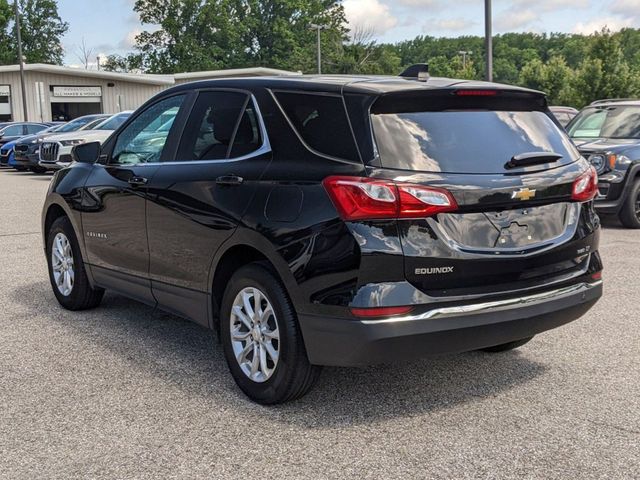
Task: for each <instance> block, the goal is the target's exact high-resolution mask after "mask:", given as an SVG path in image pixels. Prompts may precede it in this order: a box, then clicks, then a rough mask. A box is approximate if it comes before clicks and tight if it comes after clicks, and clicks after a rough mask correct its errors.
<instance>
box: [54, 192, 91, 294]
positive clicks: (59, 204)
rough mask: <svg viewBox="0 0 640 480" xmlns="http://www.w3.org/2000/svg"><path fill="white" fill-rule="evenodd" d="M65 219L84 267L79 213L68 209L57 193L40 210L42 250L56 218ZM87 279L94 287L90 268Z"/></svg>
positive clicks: (85, 255)
mask: <svg viewBox="0 0 640 480" xmlns="http://www.w3.org/2000/svg"><path fill="white" fill-rule="evenodd" d="M61 217H66V218H68V219H69V222H70V223H71V228H73V233H74V234H75V236H76V240H77V241H78V246H79V247H80V253H81V254H82V258H83V259H84V263H85V265H87V251H86V248H85V243H84V235H83V230H82V223H81V222H82V220H81V218H80V213H79V212H75V214H74V212H73V210H72V209H71V208H70V207H69V205H68V204H67V202H65V201H64V199H63V198H62V196H60V195H59V194H57V193H52V194H50V195H49V197H48V198H47V201H46V202H45V204H44V207H43V209H42V223H41V225H42V242H43V248H44V249H45V251H46V248H47V237H48V235H49V229H50V228H51V225H53V222H55V221H56V220H57V219H58V218H61ZM87 267H88V265H87ZM86 272H87V277H88V278H89V282H90V283H91V285H92V286H93V285H94V282H93V275H92V274H91V268H89V267H88V268H87V269H86Z"/></svg>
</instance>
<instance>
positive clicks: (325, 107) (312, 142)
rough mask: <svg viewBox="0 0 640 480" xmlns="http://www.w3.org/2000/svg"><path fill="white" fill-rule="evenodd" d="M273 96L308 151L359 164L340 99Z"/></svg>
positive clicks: (316, 95) (290, 95)
mask: <svg viewBox="0 0 640 480" xmlns="http://www.w3.org/2000/svg"><path fill="white" fill-rule="evenodd" d="M275 96H276V99H277V100H278V103H280V106H281V107H282V109H283V111H284V113H285V115H286V116H287V118H288V119H289V121H290V122H291V124H292V126H293V128H294V130H295V131H296V133H297V134H298V135H299V136H300V138H302V140H303V141H304V143H306V144H307V146H308V147H310V148H311V149H312V150H314V151H316V152H318V153H321V154H324V155H328V156H330V157H335V158H341V159H345V160H350V161H354V162H359V161H360V158H359V155H358V150H357V148H356V145H355V140H354V138H353V134H352V133H351V127H350V125H349V121H348V119H347V113H346V111H345V108H344V103H343V101H342V97H341V96H340V95H330V94H327V95H325V94H308V93H293V92H275Z"/></svg>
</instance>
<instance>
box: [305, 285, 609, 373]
mask: <svg viewBox="0 0 640 480" xmlns="http://www.w3.org/2000/svg"><path fill="white" fill-rule="evenodd" d="M601 296H602V282H601V281H600V282H595V283H579V284H576V285H572V286H570V287H564V288H559V289H556V290H552V291H548V292H544V293H539V294H534V295H528V296H524V297H518V298H510V299H506V300H498V301H493V302H486V303H476V304H472V305H466V306H460V307H447V308H437V309H433V310H428V311H426V312H424V313H421V314H417V315H412V316H406V317H396V318H387V319H376V320H346V319H338V318H324V317H318V316H311V315H300V317H299V321H300V327H301V329H302V334H303V337H304V342H305V346H306V349H307V354H308V356H309V361H310V362H311V363H313V364H316V365H334V366H358V365H370V364H376V363H390V362H395V361H404V360H412V359H416V358H419V357H424V356H428V355H437V354H444V353H457V352H464V351H469V350H475V349H479V348H483V347H489V346H494V345H500V344H503V343H507V342H511V341H514V340H519V339H521V338H526V337H531V336H533V335H536V334H538V333H541V332H544V331H546V330H550V329H552V328H556V327H559V326H560V325H564V324H566V323H569V322H571V321H573V320H576V319H578V318H580V317H581V316H582V315H583V314H584V313H586V312H587V311H588V310H589V309H590V308H591V307H592V306H593V305H594V304H595V303H596V302H597V301H598V299H599V298H600V297H601Z"/></svg>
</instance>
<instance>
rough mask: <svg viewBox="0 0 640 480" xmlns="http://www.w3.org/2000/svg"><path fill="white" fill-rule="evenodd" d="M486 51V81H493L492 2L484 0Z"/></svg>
mask: <svg viewBox="0 0 640 480" xmlns="http://www.w3.org/2000/svg"><path fill="white" fill-rule="evenodd" d="M484 45H485V47H484V49H485V54H486V56H487V60H486V73H485V77H486V78H485V80H486V81H487V82H492V81H493V33H492V26H491V0H484Z"/></svg>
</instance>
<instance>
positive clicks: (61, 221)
mask: <svg viewBox="0 0 640 480" xmlns="http://www.w3.org/2000/svg"><path fill="white" fill-rule="evenodd" d="M58 241H60V242H61V245H64V248H62V250H63V251H64V252H66V253H65V254H64V255H63V256H64V257H65V258H64V261H60V255H61V254H60V247H59V246H58ZM65 242H66V243H65ZM54 243H55V245H54ZM54 250H55V252H56V253H54ZM46 252H47V265H48V267H49V280H50V282H51V288H52V289H53V294H54V295H55V296H56V299H57V300H58V302H59V303H60V305H62V306H63V307H64V308H66V309H67V310H87V309H89V308H94V307H97V306H98V305H99V304H100V301H101V300H102V296H103V295H104V290H103V289H101V288H92V287H91V284H90V283H89V279H88V278H87V272H86V270H85V265H84V261H83V258H82V252H81V251H80V247H79V245H78V240H77V238H76V235H75V232H74V231H73V226H72V225H71V222H70V221H69V219H68V218H67V217H60V218H58V219H56V220H55V221H54V222H53V224H52V225H51V228H50V229H49V232H48V233H47V248H46ZM69 252H70V254H71V255H69V254H68V253H69ZM54 257H55V258H56V259H57V260H54ZM54 261H55V262H56V267H55V269H54ZM65 274H66V275H67V277H69V276H70V275H71V274H72V275H71V278H72V281H71V282H69V283H66V277H65ZM69 285H70V288H69Z"/></svg>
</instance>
